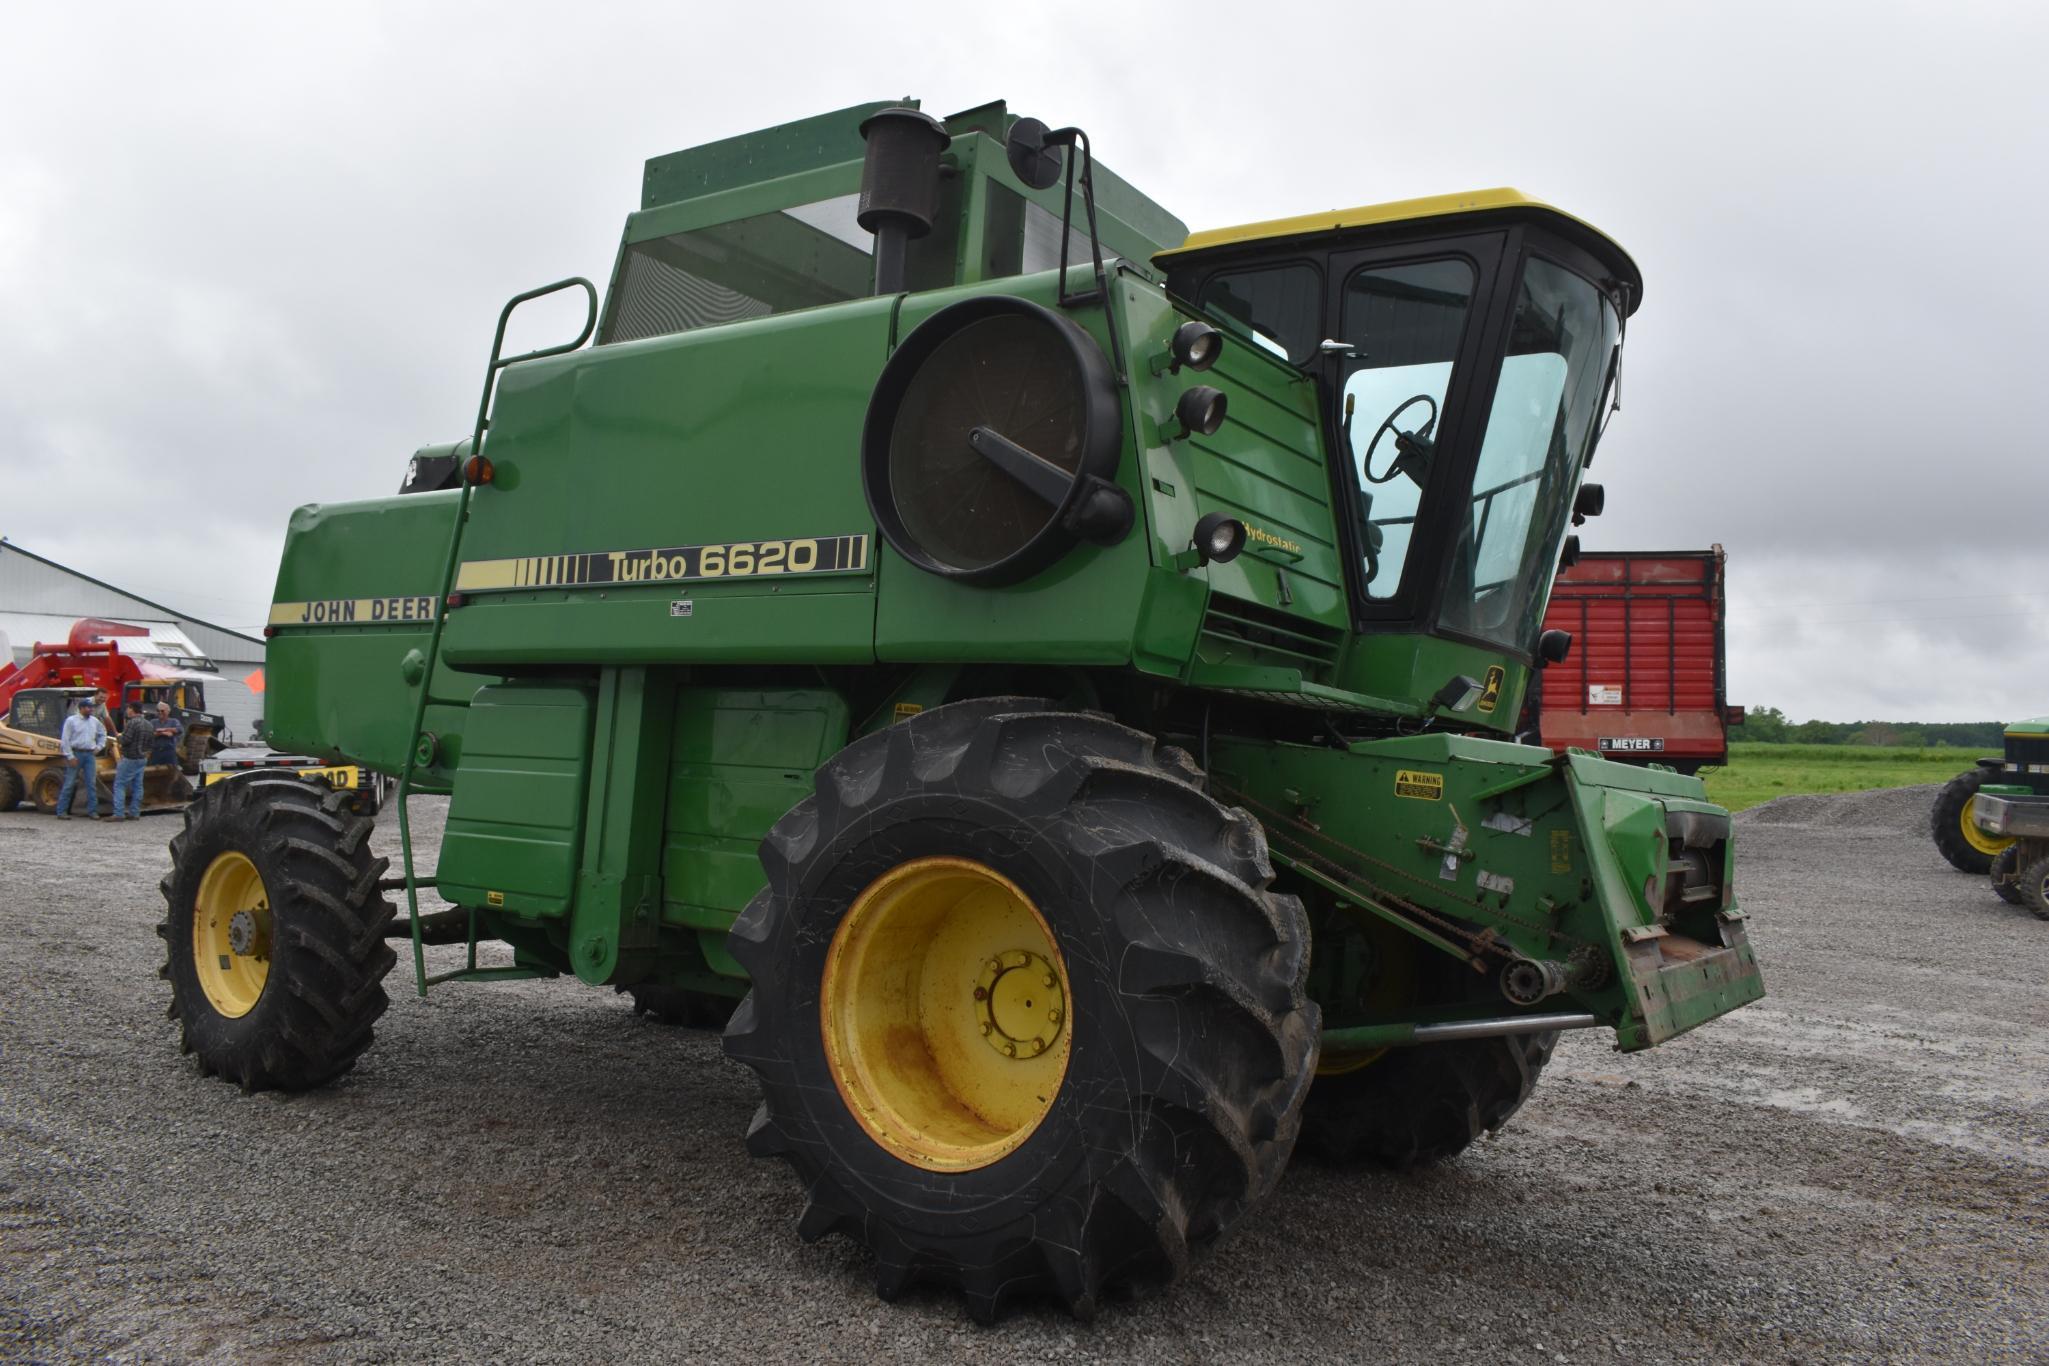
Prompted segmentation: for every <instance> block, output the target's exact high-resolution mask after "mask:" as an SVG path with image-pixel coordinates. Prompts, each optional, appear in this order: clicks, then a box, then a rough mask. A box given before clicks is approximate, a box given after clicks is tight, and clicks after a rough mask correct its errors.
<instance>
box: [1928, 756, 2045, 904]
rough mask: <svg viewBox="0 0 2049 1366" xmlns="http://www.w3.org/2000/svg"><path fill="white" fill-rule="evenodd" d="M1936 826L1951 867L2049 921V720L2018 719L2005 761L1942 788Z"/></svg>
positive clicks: (1981, 765)
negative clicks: (1978, 876)
mask: <svg viewBox="0 0 2049 1366" xmlns="http://www.w3.org/2000/svg"><path fill="white" fill-rule="evenodd" d="M1930 824H1931V825H1932V827H1933V829H1934V834H1935V847H1936V848H1937V849H1939V850H1941V851H1942V856H1943V857H1944V858H1946V859H1948V860H1949V861H1950V863H1951V864H1952V865H1953V866H1955V867H1956V868H1958V869H1960V870H1962V871H1963V872H1966V873H1988V874H1990V875H1991V878H1992V890H1993V891H1995V892H1997V893H1998V894H1999V896H2000V899H2001V900H2003V901H2006V902H2007V903H2009V904H2010V905H2015V906H2025V907H2027V908H2028V909H2029V910H2030V911H2033V912H2034V913H2035V914H2036V915H2037V916H2040V917H2041V918H2042V919H2044V920H2049V716H2037V717H2034V718H2032V719H2030V720H2027V721H2015V722H2013V723H2012V724H2011V725H2009V726H2007V728H2006V751H2005V753H2004V754H2003V755H2002V756H2001V757H2000V758H1997V759H1980V760H1978V764H1977V767H1975V768H1973V769H1971V770H1970V771H1969V772H1968V773H1959V774H1958V775H1957V776H1956V777H1954V778H1952V779H1950V780H1949V781H1948V782H1947V783H1945V784H1943V787H1942V791H1941V792H1939V793H1937V794H1936V797H1935V810H1934V813H1933V815H1932V817H1931V821H1930Z"/></svg>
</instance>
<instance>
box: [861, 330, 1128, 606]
mask: <svg viewBox="0 0 2049 1366" xmlns="http://www.w3.org/2000/svg"><path fill="white" fill-rule="evenodd" d="M1118 411H1119V410H1118V404H1117V394H1116V386H1115V384H1114V382H1113V381H1112V379H1111V377H1110V374H1109V367H1108V365H1107V363H1106V362H1105V361H1104V359H1103V354H1102V351H1101V349H1100V348H1098V347H1097V345H1096V343H1095V342H1094V340H1093V339H1091V338H1090V337H1089V335H1088V334H1087V333H1086V332H1084V331H1082V330H1081V329H1080V328H1079V327H1077V326H1075V324H1073V323H1072V322H1070V321H1068V320H1067V319H1065V318H1063V317H1061V316H1060V315H1058V314H1056V313H1053V312H1051V311H1049V310H1047V309H1044V308H1041V307H1039V306H1038V305H1036V304H1033V303H1029V302H1027V301H1025V300H1023V299H1018V298H1014V297H1011V296H1008V295H1002V296H989V297H985V298H981V299H971V300H967V301H965V302H963V303H959V304H955V305H953V306H952V307H950V308H947V309H944V310H942V311H941V312H939V313H937V314H935V315H933V316H932V317H931V318H929V319H927V320H926V322H925V323H924V324H923V325H921V326H920V327H919V328H918V329H917V330H916V331H914V332H912V333H911V335H910V336H909V337H908V338H907V339H906V340H905V341H904V344H903V345H902V346H900V347H898V348H897V351H896V354H895V355H894V356H892V357H891V358H890V361H889V364H888V365H887V366H885V367H884V369H883V372H882V377H881V378H880V380H878V381H877V384H876V388H875V396H874V398H873V399H872V400H871V401H870V404H869V408H868V420H867V427H866V430H865V432H864V434H863V438H862V452H861V475H862V485H863V487H864V489H865V490H866V493H867V496H868V505H869V508H870V510H871V511H872V512H873V513H874V514H875V520H876V523H877V525H878V526H879V527H880V529H881V531H882V534H883V537H884V538H885V539H886V540H888V541H889V543H890V544H891V545H892V546H894V547H895V548H896V550H897V551H898V552H899V553H900V554H902V555H903V556H904V557H905V558H906V559H908V560H910V561H911V562H912V563H914V564H916V565H918V566H919V567H920V568H922V569H925V570H927V571H929V572H931V573H934V574H940V575H943V576H946V577H949V578H958V579H962V580H966V581H969V582H975V583H985V584H1001V583H1015V582H1017V581H1018V580H1020V579H1023V578H1026V577H1028V576H1029V575H1031V574H1034V573H1037V572H1038V571H1039V570H1041V569H1043V568H1045V567H1046V566H1047V565H1049V564H1051V563H1052V562H1053V561H1054V560H1056V559H1058V558H1059V557H1060V555H1062V554H1063V553H1065V552H1066V551H1067V550H1068V549H1069V548H1070V547H1072V546H1073V544H1074V542H1075V541H1076V540H1077V539H1089V540H1097V541H1104V540H1115V539H1119V538H1121V536H1122V535H1123V532H1124V531H1125V530H1126V529H1128V527H1129V525H1130V500H1129V498H1128V497H1126V496H1125V495H1124V494H1123V492H1122V490H1120V489H1118V488H1117V487H1116V486H1115V485H1114V484H1111V483H1109V482H1108V480H1109V477H1110V476H1111V475H1112V474H1114V473H1115V471H1116V467H1117V457H1118V451H1119V449H1120V447H1121V445H1122V436H1121V433H1120V431H1119V424H1118ZM1120 514H1121V517H1120ZM1106 533H1113V534H1106Z"/></svg>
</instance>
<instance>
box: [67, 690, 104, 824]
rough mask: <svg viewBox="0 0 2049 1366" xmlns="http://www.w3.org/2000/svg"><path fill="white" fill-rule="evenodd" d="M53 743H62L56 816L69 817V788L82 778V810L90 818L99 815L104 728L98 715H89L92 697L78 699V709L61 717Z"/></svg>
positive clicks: (91, 713) (96, 818)
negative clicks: (59, 730)
mask: <svg viewBox="0 0 2049 1366" xmlns="http://www.w3.org/2000/svg"><path fill="white" fill-rule="evenodd" d="M57 742H58V743H59V744H61V745H63V746H64V786H63V787H62V788H61V789H59V790H58V793H57V819H58V820H60V821H68V820H70V819H71V789H72V786H73V785H74V784H75V783H77V782H78V781H79V779H81V778H83V779H84V780H85V810H86V814H87V815H89V816H91V817H92V818H93V819H94V820H98V819H99V818H100V782H99V770H98V763H97V760H98V757H99V752H100V751H101V750H103V749H105V748H106V747H107V728H106V727H105V726H103V725H101V724H100V718H99V717H97V716H94V715H93V710H92V699H91V698H90V697H81V698H79V699H78V711H77V712H76V713H75V714H73V715H71V716H67V717H65V718H64V730H63V733H62V734H60V735H59V736H58V737H57Z"/></svg>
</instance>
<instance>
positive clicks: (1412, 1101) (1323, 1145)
mask: <svg viewBox="0 0 2049 1366" xmlns="http://www.w3.org/2000/svg"><path fill="white" fill-rule="evenodd" d="M1557 1045H1558V1035H1557V1034H1556V1033H1547V1034H1518V1035H1509V1036H1507V1037H1505V1038H1496V1039H1465V1040H1460V1041H1457V1042H1453V1043H1436V1044H1423V1045H1418V1046H1415V1047H1408V1048H1391V1049H1389V1050H1388V1051H1387V1052H1386V1053H1385V1054H1384V1055H1382V1056H1381V1057H1380V1058H1378V1059H1376V1060H1375V1061H1374V1062H1372V1063H1369V1064H1368V1065H1367V1066H1365V1067H1362V1068H1360V1069H1359V1070H1357V1071H1354V1072H1340V1073H1336V1074H1334V1075H1331V1076H1325V1077H1319V1078H1317V1080H1316V1083H1315V1085H1313V1086H1312V1087H1311V1088H1310V1090H1309V1099H1308V1102H1307V1104H1305V1105H1304V1106H1303V1110H1302V1146H1303V1147H1304V1149H1305V1150H1307V1151H1308V1152H1310V1153H1311V1154H1313V1155H1314V1156H1316V1157H1317V1158H1319V1159H1320V1160H1322V1161H1324V1162H1327V1163H1331V1164H1333V1165H1347V1164H1354V1163H1361V1162H1364V1163H1371V1164H1374V1165H1378V1166H1383V1167H1392V1168H1395V1169H1397V1170H1400V1169H1404V1168H1408V1167H1414V1166H1419V1165H1424V1164H1428V1163H1433V1162H1441V1161H1444V1160H1445V1159H1447V1158H1451V1157H1455V1156H1457V1155H1458V1154H1459V1153H1461V1152H1464V1151H1465V1150H1466V1149H1467V1148H1468V1147H1470V1146H1471V1145H1472V1144H1473V1143H1475V1142H1476V1141H1478V1140H1479V1139H1480V1137H1481V1136H1482V1135H1484V1134H1488V1133H1492V1132H1493V1131H1495V1130H1497V1129H1499V1128H1501V1126H1502V1125H1504V1124H1506V1123H1507V1122H1508V1121H1509V1119H1510V1117H1512V1116H1513V1115H1514V1114H1515V1112H1516V1111H1517V1110H1519V1109H1521V1108H1522V1106H1523V1102H1525V1101H1527V1100H1528V1099H1529V1098H1530V1092H1531V1091H1533V1090H1535V1089H1536V1085H1537V1078H1538V1076H1539V1075H1540V1074H1541V1073H1542V1072H1543V1070H1544V1065H1545V1064H1546V1063H1548V1062H1549V1061H1550V1060H1551V1053H1552V1050H1553V1049H1554V1048H1556V1047H1557Z"/></svg>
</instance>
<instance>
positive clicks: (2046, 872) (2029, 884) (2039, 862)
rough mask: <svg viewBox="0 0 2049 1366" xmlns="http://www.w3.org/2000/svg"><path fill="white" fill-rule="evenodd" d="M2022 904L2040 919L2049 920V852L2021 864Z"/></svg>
mask: <svg viewBox="0 0 2049 1366" xmlns="http://www.w3.org/2000/svg"><path fill="white" fill-rule="evenodd" d="M2020 894H2021V900H2020V904H2021V905H2023V906H2025V907H2027V908H2028V909H2029V910H2030V911H2032V912H2033V913H2034V915H2035V918H2036V919H2038V920H2049V853H2045V854H2042V855H2040V856H2038V857H2036V858H2034V859H2031V860H2030V861H2029V862H2027V863H2024V864H2022V865H2021V871H2020Z"/></svg>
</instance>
